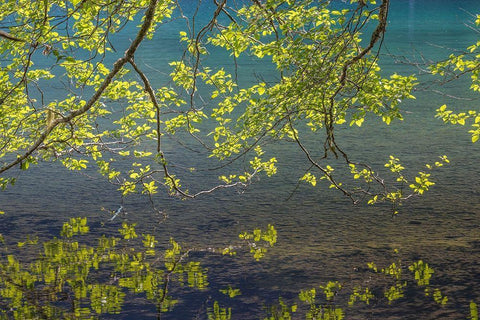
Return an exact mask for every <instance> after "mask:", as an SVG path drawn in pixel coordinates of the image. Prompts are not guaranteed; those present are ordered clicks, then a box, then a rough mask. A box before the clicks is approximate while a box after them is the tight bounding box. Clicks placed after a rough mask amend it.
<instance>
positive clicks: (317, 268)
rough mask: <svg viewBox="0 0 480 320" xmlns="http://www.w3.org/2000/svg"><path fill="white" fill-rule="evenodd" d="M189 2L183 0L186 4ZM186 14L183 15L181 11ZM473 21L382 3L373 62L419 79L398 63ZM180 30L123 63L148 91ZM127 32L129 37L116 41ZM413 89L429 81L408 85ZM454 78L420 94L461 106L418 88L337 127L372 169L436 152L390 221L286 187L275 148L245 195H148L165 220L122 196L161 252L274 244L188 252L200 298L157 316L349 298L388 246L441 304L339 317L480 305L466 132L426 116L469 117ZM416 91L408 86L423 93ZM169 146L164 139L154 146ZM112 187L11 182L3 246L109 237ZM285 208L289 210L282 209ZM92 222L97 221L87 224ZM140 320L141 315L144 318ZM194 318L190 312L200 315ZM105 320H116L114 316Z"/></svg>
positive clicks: (324, 195) (385, 212)
mask: <svg viewBox="0 0 480 320" xmlns="http://www.w3.org/2000/svg"><path fill="white" fill-rule="evenodd" d="M192 3H193V2H192ZM183 5H184V8H185V9H186V13H188V12H187V11H188V10H193V9H192V8H193V5H191V4H190V3H189V1H187V0H185V1H184V2H183ZM204 5H205V7H202V10H201V11H200V15H199V19H200V20H201V19H207V18H208V17H209V12H210V11H208V10H207V9H208V8H209V6H210V5H209V4H204ZM477 12H480V1H475V0H466V1H447V0H436V1H433V0H423V1H421V0H416V1H415V0H392V6H391V9H390V18H389V26H388V31H387V35H386V39H385V43H384V47H383V50H384V51H383V53H384V54H383V55H382V57H381V61H380V64H381V65H382V68H383V72H385V74H389V73H392V72H397V73H401V74H410V73H412V72H417V71H418V70H417V69H416V68H414V67H412V66H411V65H408V64H402V63H399V61H406V60H407V59H408V60H409V61H420V60H422V59H424V60H425V61H436V60H440V59H442V58H445V57H446V56H448V54H449V53H450V52H451V50H452V49H458V50H461V49H462V48H465V47H466V46H468V45H469V44H471V43H473V41H476V39H477V38H478V34H475V33H474V32H473V31H472V30H470V29H469V28H467V27H466V26H465V21H469V20H472V17H471V16H470V13H477ZM182 24H183V22H182V21H180V20H178V21H173V22H171V23H168V24H166V25H164V26H161V27H160V29H159V33H158V35H156V37H155V38H154V40H153V41H150V42H145V43H144V44H142V47H141V49H140V52H139V54H138V56H137V58H136V61H137V63H139V64H141V65H142V66H143V67H144V68H146V70H147V72H148V73H149V75H150V76H151V77H152V83H153V84H155V85H165V84H166V83H167V81H168V80H167V75H168V73H169V72H170V68H169V66H168V62H169V61H171V60H174V59H178V58H179V55H181V54H182V52H183V48H182V47H180V46H179V45H178V31H179V28H180V26H181V25H182ZM127 31H128V30H127ZM132 37H133V35H131V34H128V32H126V33H123V34H121V35H120V36H119V37H118V42H116V46H118V48H117V49H118V51H119V52H123V51H122V50H124V49H123V48H124V47H125V46H126V45H127V43H128V40H129V39H131V38H132ZM209 62H210V63H212V64H217V65H226V66H227V68H231V70H233V66H234V62H233V60H232V58H231V57H229V56H228V55H225V54H221V55H218V56H215V55H214V56H213V57H210V58H209V59H207V61H206V63H209ZM238 72H239V80H240V82H241V83H244V84H248V83H249V81H252V80H254V79H255V76H256V75H263V76H265V77H266V78H268V77H270V76H272V68H271V67H269V66H268V65H264V64H254V62H253V61H252V60H250V59H243V60H240V61H239V66H238ZM420 80H421V81H426V82H427V81H431V79H430V78H428V77H425V76H423V77H420ZM466 83H467V82H466V81H463V80H460V81H459V82H455V83H451V84H449V85H447V86H441V87H440V86H435V87H432V88H433V89H435V90H437V91H441V92H446V93H449V94H453V95H458V96H461V97H468V98H469V99H471V100H458V99H450V98H448V97H446V96H444V95H441V94H438V93H435V92H433V91H431V90H419V91H417V92H416V93H415V95H416V96H417V99H416V100H414V101H408V102H406V103H404V105H403V108H404V110H406V111H407V113H406V114H405V120H404V121H403V122H395V123H393V124H392V125H391V126H389V127H387V126H384V125H381V123H380V121H379V120H377V119H370V120H369V121H367V123H366V124H365V125H364V126H362V127H361V128H350V127H348V128H345V129H341V130H339V132H338V137H337V141H338V142H340V143H341V144H342V145H343V146H344V149H345V150H347V151H348V152H349V155H350V157H352V158H354V159H358V160H362V161H366V162H368V163H371V164H372V165H374V166H376V167H379V168H381V167H382V164H383V163H385V161H386V159H388V156H389V155H390V154H395V155H396V156H398V157H399V158H400V159H401V160H402V161H403V162H404V163H405V164H406V165H407V166H409V167H411V168H412V170H413V171H419V170H422V166H423V164H424V163H427V162H430V161H432V159H434V158H435V157H437V156H439V155H443V154H447V155H448V156H449V158H450V160H451V165H449V166H448V167H446V168H443V169H441V170H439V171H438V173H435V181H436V182H437V185H436V186H435V187H434V188H433V189H432V190H431V192H428V193H427V194H426V195H425V196H424V197H422V198H418V199H413V200H412V201H410V202H408V203H407V204H406V205H405V206H403V207H402V208H401V213H400V214H399V215H398V216H395V217H392V216H391V211H390V209H389V208H388V207H384V206H379V207H370V206H366V205H359V206H352V205H351V203H350V202H349V201H348V199H346V198H345V197H343V196H342V195H341V194H340V193H339V192H336V191H333V190H330V189H328V188H327V186H326V185H325V184H323V185H320V187H317V188H311V187H308V186H304V185H301V186H300V187H299V188H296V185H297V179H298V177H299V176H300V174H301V172H302V170H304V169H306V168H308V163H307V161H306V159H305V158H304V157H303V155H302V153H301V152H299V150H297V149H296V148H293V147H292V146H290V145H288V144H281V145H279V146H275V147H274V149H275V150H276V151H277V153H278V154H279V157H278V160H279V174H278V175H277V176H275V177H272V178H269V179H267V178H262V179H261V180H260V181H258V182H257V183H256V184H254V185H253V186H252V187H251V188H249V189H247V190H245V192H242V193H239V192H235V191H231V190H230V191H226V192H218V193H215V194H212V195H209V196H207V197H204V198H200V199H196V200H193V201H179V200H174V199H170V198H168V197H167V196H159V197H158V199H157V201H158V206H159V207H160V208H161V209H162V210H163V211H164V212H165V213H166V214H168V219H167V220H166V221H163V216H162V215H160V214H156V213H153V212H152V210H151V208H150V206H149V204H148V203H147V202H146V201H145V199H143V198H141V197H132V198H127V199H125V201H124V203H123V206H124V207H125V210H126V212H127V213H128V215H127V216H126V217H124V218H127V219H129V221H135V222H138V228H139V230H142V231H141V232H153V233H155V235H156V236H157V237H158V238H159V240H160V242H162V241H163V242H164V243H167V241H168V239H169V238H170V237H171V236H173V237H174V238H175V239H176V240H177V241H179V242H182V243H184V244H185V246H187V247H188V246H195V247H208V246H212V247H213V246H222V245H225V244H227V243H230V242H233V241H235V240H236V238H237V235H238V234H239V233H240V232H242V231H244V230H250V229H252V228H254V227H258V226H260V227H264V226H266V225H267V224H268V223H272V224H274V225H275V226H276V228H277V230H278V237H279V238H278V239H279V240H278V243H277V244H276V246H275V247H274V248H273V249H272V250H270V252H269V254H267V257H266V258H265V259H264V260H262V261H261V262H259V263H256V262H253V261H252V259H251V258H248V257H242V256H240V257H235V258H230V257H221V256H208V255H206V256H204V255H198V256H195V257H193V258H194V259H201V260H202V262H203V264H204V265H205V266H207V267H208V269H209V283H210V287H209V289H207V290H206V291H202V292H198V291H197V292H190V291H188V290H185V291H186V292H178V293H177V294H179V295H180V300H181V301H180V304H179V305H178V306H177V307H176V308H175V309H174V310H173V311H172V312H170V313H167V314H165V315H164V316H162V318H165V319H190V318H194V317H195V316H197V315H198V314H199V317H200V318H206V316H205V310H204V309H205V308H204V307H205V305H207V304H208V303H211V301H213V300H215V299H224V300H223V301H222V300H221V302H222V303H223V304H224V305H226V304H228V305H230V306H232V308H233V311H232V312H233V319H256V318H261V316H262V315H264V313H262V308H263V307H264V305H266V304H270V303H274V302H275V301H277V299H278V297H279V296H282V297H284V298H285V299H286V300H288V299H294V297H295V295H296V294H297V293H298V292H299V290H301V289H307V288H311V287H315V286H317V287H318V285H320V284H324V283H325V282H326V281H328V280H339V281H341V282H343V283H345V285H346V286H347V287H348V286H349V285H350V286H352V285H353V284H354V283H357V284H358V283H366V282H367V281H368V277H369V276H370V275H369V274H368V273H366V272H362V271H358V270H363V269H364V268H365V266H366V263H367V262H370V261H376V262H378V263H379V264H382V263H385V262H391V261H392V259H394V257H393V249H398V250H399V251H400V255H401V257H402V259H403V260H404V262H405V263H407V262H410V261H413V260H415V259H423V260H425V261H428V262H429V264H430V265H431V266H432V267H433V268H434V269H435V270H436V273H435V278H436V280H435V281H436V284H437V285H438V286H440V287H441V289H442V290H443V291H445V293H446V294H447V295H448V296H449V298H450V301H451V303H450V304H449V305H448V308H445V309H440V311H435V310H437V309H438V308H435V307H432V306H431V305H427V307H425V304H421V303H420V302H418V301H417V300H418V297H417V296H412V297H411V299H410V301H404V302H400V303H397V304H393V305H392V306H379V308H378V309H376V310H375V311H371V313H369V312H370V309H369V308H367V310H360V311H358V314H355V313H354V314H353V315H350V316H349V317H348V318H349V319H350V318H352V319H353V318H369V315H370V316H371V318H375V319H419V318H422V319H437V318H445V319H458V318H466V316H465V315H466V314H467V312H468V303H469V301H470V300H475V301H477V302H480V291H479V290H478V288H479V287H480V265H479V264H478V261H479V259H480V184H479V183H478V181H479V179H480V172H479V170H478V163H480V154H479V152H478V145H473V144H471V142H470V136H469V134H468V132H467V131H468V129H467V128H456V127H452V126H445V125H442V123H441V121H440V120H438V119H435V118H434V114H435V109H437V108H438V107H439V106H440V105H442V104H444V103H448V104H449V105H451V106H453V107H455V108H458V109H468V108H475V107H478V103H479V101H478V97H475V96H472V94H471V93H470V92H469V91H468V88H466V87H465V84H466ZM424 87H425V86H420V88H424ZM167 141H168V140H167ZM165 144H166V145H165V148H166V154H167V157H169V159H171V161H172V162H173V161H177V162H178V163H180V164H182V165H186V166H189V163H190V166H191V165H192V164H191V162H193V164H194V165H195V164H196V163H203V161H205V159H204V158H203V155H198V156H196V155H189V157H185V153H184V152H185V151H183V150H182V149H180V148H178V147H176V146H175V144H174V142H172V141H169V142H166V143H165ZM193 179H194V180H191V185H192V189H195V188H200V187H202V186H203V185H204V184H206V183H209V182H212V181H214V177H212V176H208V175H206V174H205V173H202V172H200V173H198V174H197V175H194V176H193ZM115 189H116V188H115V187H114V186H111V185H109V184H108V183H106V182H105V181H104V180H103V179H102V178H100V177H98V175H95V173H94V172H88V175H87V174H78V173H72V172H68V171H66V170H65V169H62V167H61V166H60V165H59V164H55V163H54V164H40V165H39V166H36V167H34V168H32V169H31V170H29V171H28V172H22V173H19V179H18V183H17V185H16V186H15V187H13V188H10V189H8V190H6V191H5V192H3V193H0V209H1V210H3V211H5V212H6V213H7V215H6V216H5V217H1V220H2V223H1V224H0V233H2V234H3V235H4V236H5V237H6V238H7V241H9V240H8V239H12V240H11V241H13V240H15V239H17V240H18V239H22V237H24V235H25V234H37V235H38V236H39V237H40V238H48V237H50V236H52V235H58V233H59V230H60V228H61V225H62V223H63V222H64V221H66V220H67V219H68V218H70V217H72V216H88V217H89V219H90V221H91V222H92V224H93V229H94V232H98V233H101V232H106V231H108V230H115V229H117V228H118V227H119V226H120V224H121V220H120V219H118V220H114V221H113V222H108V219H109V218H110V215H109V214H108V213H107V212H106V211H103V210H102V208H106V209H107V210H116V209H117V208H118V207H119V206H120V204H121V202H122V199H121V197H120V195H119V193H118V192H117V191H116V190H115ZM287 199H288V200H287ZM100 222H107V224H106V226H105V227H100ZM228 285H231V286H232V287H234V288H239V289H241V291H242V295H241V296H239V297H237V298H235V299H233V300H225V299H226V298H224V297H223V298H222V295H221V294H220V293H219V292H218V289H220V288H224V287H226V286H228ZM145 310H147V311H145ZM199 310H200V311H199ZM139 312H142V315H143V318H148V317H152V318H153V317H154V307H153V306H148V304H144V302H143V304H142V302H138V303H137V302H136V303H131V304H129V305H128V306H127V308H126V309H125V310H124V312H123V313H122V316H123V317H124V318H130V319H136V317H137V315H138V313H139ZM115 318H116V317H115Z"/></svg>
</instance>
